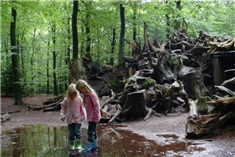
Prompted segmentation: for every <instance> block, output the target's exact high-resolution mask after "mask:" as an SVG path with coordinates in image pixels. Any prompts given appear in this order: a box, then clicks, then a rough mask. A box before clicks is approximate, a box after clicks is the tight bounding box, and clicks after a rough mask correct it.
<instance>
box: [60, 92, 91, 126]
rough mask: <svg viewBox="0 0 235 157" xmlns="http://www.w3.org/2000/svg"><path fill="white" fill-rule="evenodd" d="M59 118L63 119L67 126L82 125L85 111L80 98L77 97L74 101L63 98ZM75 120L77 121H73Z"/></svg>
mask: <svg viewBox="0 0 235 157" xmlns="http://www.w3.org/2000/svg"><path fill="white" fill-rule="evenodd" d="M60 116H61V118H63V117H65V118H66V120H67V123H68V124H72V123H82V122H83V121H84V120H85V119H86V111H85V108H84V107H83V106H82V98H81V97H80V96H78V97H77V98H75V99H74V100H69V99H67V97H65V98H64V100H63V102H62V103H61V110H60ZM76 118H77V121H76V120H75V119H76Z"/></svg>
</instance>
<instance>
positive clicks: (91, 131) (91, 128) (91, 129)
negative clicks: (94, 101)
mask: <svg viewBox="0 0 235 157" xmlns="http://www.w3.org/2000/svg"><path fill="white" fill-rule="evenodd" d="M96 132H97V123H96V122H89V123H88V132H87V134H88V139H87V142H86V147H85V150H84V152H86V153H89V152H92V151H94V150H93V143H94V142H98V141H96V139H97V134H96ZM96 147H97V144H96ZM96 149H97V148H95V150H96Z"/></svg>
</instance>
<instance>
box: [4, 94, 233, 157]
mask: <svg viewBox="0 0 235 157" xmlns="http://www.w3.org/2000/svg"><path fill="white" fill-rule="evenodd" d="M52 97H53V96H48V95H39V96H36V97H27V98H25V99H24V101H25V102H26V103H29V104H42V103H43V102H44V101H46V100H47V99H49V98H52ZM13 102H14V99H13V98H5V97H2V98H1V113H5V112H14V111H19V110H20V111H19V112H17V113H11V114H10V115H11V119H10V120H9V121H6V122H1V131H6V130H10V129H13V128H17V127H22V126H23V125H25V124H36V123H44V124H50V125H55V126H65V125H67V124H66V123H65V122H62V121H61V120H60V116H59V111H52V112H43V111H29V110H28V108H27V107H26V106H23V107H21V106H14V105H13ZM187 116H188V114H187V113H184V114H181V115H179V116H162V117H156V116H152V117H150V118H149V119H147V120H146V121H134V122H127V123H125V125H127V127H128V129H129V130H131V131H133V132H134V133H137V134H139V135H142V136H144V137H146V138H148V139H152V140H155V141H156V142H163V141H161V139H159V138H158V137H159V135H176V136H178V137H180V139H181V140H187V141H189V140H188V139H185V124H186V122H187ZM234 133H235V127H234V126H232V127H228V128H225V129H218V130H217V131H216V133H215V135H213V136H212V137H210V138H205V139H199V140H193V142H196V143H200V146H201V147H203V148H205V150H203V151H198V152H197V153H196V154H194V155H192V156H197V157H199V156H203V157H205V156H210V157H217V156H218V157H232V156H235V149H234V147H235V146H234V143H235V134H234ZM163 143H164V142H163Z"/></svg>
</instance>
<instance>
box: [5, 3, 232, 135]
mask: <svg viewBox="0 0 235 157" xmlns="http://www.w3.org/2000/svg"><path fill="white" fill-rule="evenodd" d="M234 9H235V4H234V3H233V2H232V1H222V0H214V1H208V0H205V1H204V0H201V1H187V0H177V1H175V0H162V1H157V0H152V1H147V0H146V1H144V0H136V1H127V0H124V1H82V0H81V1H70V2H68V1H62V0H61V1H46V2H45V1H30V2H29V1H1V23H2V24H1V96H14V98H15V103H14V104H15V105H22V104H24V102H23V99H22V98H23V97H27V96H35V95H38V94H53V95H55V98H54V99H52V100H45V103H44V104H43V105H42V106H35V105H34V104H27V105H28V107H29V109H30V110H41V109H43V110H44V111H53V110H59V109H60V102H61V101H62V100H63V97H64V92H65V91H66V89H67V86H68V85H69V84H70V83H71V82H73V83H75V82H76V80H77V79H79V78H82V79H85V80H87V81H88V83H89V84H90V85H91V86H92V87H94V89H95V90H96V92H97V94H98V95H99V97H100V99H101V108H102V121H101V122H104V123H106V122H109V123H110V122H122V121H131V120H147V119H148V118H149V117H150V116H152V115H155V116H162V115H178V114H179V113H185V112H188V113H189V117H188V123H187V124H186V132H187V137H188V138H199V137H201V136H203V135H207V134H211V133H213V132H214V131H215V129H216V128H218V127H220V126H222V125H223V124H225V123H227V122H228V121H229V120H231V119H233V118H234V113H233V109H234V107H233V106H232V104H234V103H235V93H234V92H235V76H234V72H235V70H234V69H235V61H234V60H235V37H234V36H235V30H234V28H235V14H234V13H233V12H234ZM233 16H234V17H233Z"/></svg>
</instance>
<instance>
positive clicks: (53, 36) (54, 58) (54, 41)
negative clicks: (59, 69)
mask: <svg viewBox="0 0 235 157" xmlns="http://www.w3.org/2000/svg"><path fill="white" fill-rule="evenodd" d="M51 30H52V34H53V35H52V42H53V47H54V50H53V80H54V81H53V82H54V95H56V96H57V95H58V85H57V77H56V50H55V48H56V34H55V32H56V25H55V24H53V25H52V28H51Z"/></svg>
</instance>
